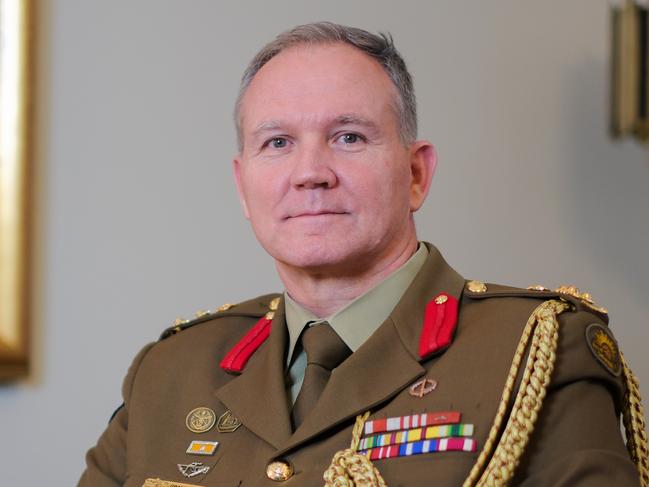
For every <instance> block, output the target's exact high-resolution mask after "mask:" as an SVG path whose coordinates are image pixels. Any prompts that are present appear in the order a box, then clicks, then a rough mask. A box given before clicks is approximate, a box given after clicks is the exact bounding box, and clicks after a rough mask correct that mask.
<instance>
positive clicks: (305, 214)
mask: <svg viewBox="0 0 649 487" xmlns="http://www.w3.org/2000/svg"><path fill="white" fill-rule="evenodd" d="M347 214H348V213H347V212H346V211H337V210H306V211H300V212H296V213H293V214H290V215H288V216H287V217H286V218H284V219H285V220H290V219H293V218H310V217H311V218H312V217H326V216H339V215H347Z"/></svg>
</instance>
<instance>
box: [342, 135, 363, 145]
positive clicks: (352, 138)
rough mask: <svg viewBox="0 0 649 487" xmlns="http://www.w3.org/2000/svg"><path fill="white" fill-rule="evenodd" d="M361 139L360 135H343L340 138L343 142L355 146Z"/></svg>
mask: <svg viewBox="0 0 649 487" xmlns="http://www.w3.org/2000/svg"><path fill="white" fill-rule="evenodd" d="M359 139H360V137H359V136H358V134H343V135H342V136H341V137H340V140H342V141H343V142H344V143H345V144H355V143H356V142H358V140H359Z"/></svg>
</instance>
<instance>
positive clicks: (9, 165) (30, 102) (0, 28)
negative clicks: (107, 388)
mask: <svg viewBox="0 0 649 487" xmlns="http://www.w3.org/2000/svg"><path fill="white" fill-rule="evenodd" d="M34 5H35V0H20V1H15V0H0V383H6V382H11V381H15V380H18V379H21V378H25V377H27V376H28V375H29V370H30V364H31V360H30V359H31V357H30V330H31V326H30V325H31V316H30V315H31V313H30V309H31V300H30V298H31V296H30V290H31V279H30V275H31V263H32V259H31V257H32V255H31V254H32V245H31V233H32V232H31V224H32V213H33V199H32V197H33V195H32V194H31V188H32V186H33V184H32V179H33V156H34V152H35V151H34V143H35V140H36V138H35V136H34V133H33V132H34V127H35V124H34V96H35V78H34V71H35V69H34V68H35V54H36V53H35V46H36V43H35V39H34V37H35V31H36V29H35V24H34V22H35V18H36V16H35V11H34V10H35V7H34Z"/></svg>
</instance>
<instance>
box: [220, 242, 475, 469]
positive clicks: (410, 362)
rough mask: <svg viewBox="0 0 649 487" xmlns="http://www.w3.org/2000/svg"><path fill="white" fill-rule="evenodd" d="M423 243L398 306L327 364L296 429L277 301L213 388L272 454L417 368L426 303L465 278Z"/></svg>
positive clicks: (401, 384)
mask: <svg viewBox="0 0 649 487" xmlns="http://www.w3.org/2000/svg"><path fill="white" fill-rule="evenodd" d="M425 244H426V245H427V247H428V252H429V254H428V258H427V259H426V262H425V263H424V265H423V267H422V269H421V270H420V271H419V273H418V274H417V276H416V277H415V279H414V281H413V282H412V284H411V285H410V287H409V288H408V289H407V291H406V292H405V294H404V295H403V297H402V298H401V300H400V301H399V303H398V304H397V306H396V307H395V308H394V310H393V311H392V313H391V314H390V316H389V317H388V318H387V319H386V320H385V321H384V322H383V323H382V324H381V326H380V327H379V328H378V329H377V330H376V332H374V334H372V336H370V338H369V339H368V340H367V341H366V342H365V343H364V344H363V345H361V346H360V348H359V349H358V350H356V351H355V352H354V353H353V354H352V355H351V356H350V357H349V358H348V359H347V360H346V361H345V362H343V363H342V364H341V365H340V366H339V367H338V368H337V369H336V370H335V371H334V373H333V374H332V376H331V379H330V380H329V383H328V384H327V387H326V388H325V390H324V391H323V393H322V396H321V398H320V400H319V401H318V404H317V405H316V407H315V409H314V410H313V411H312V413H311V414H309V415H308V417H307V418H306V419H305V420H304V422H303V423H302V424H301V425H300V427H299V428H298V429H297V430H296V431H295V432H293V433H292V432H291V425H290V414H289V402H288V397H287V393H286V386H285V379H284V373H285V370H284V369H285V367H284V366H285V362H284V361H285V354H286V347H287V341H288V333H287V330H286V323H285V315H284V303H283V302H282V303H280V306H279V308H278V310H277V313H276V314H275V317H274V319H273V323H272V329H271V332H270V337H269V339H268V340H267V342H266V343H265V344H264V345H262V347H260V349H259V350H258V351H257V353H256V354H255V355H254V356H253V357H252V358H251V359H250V362H249V363H248V365H247V367H246V370H244V372H243V374H241V375H240V376H239V377H237V378H235V379H233V380H232V381H230V382H229V383H227V384H225V385H224V386H222V387H220V388H219V389H217V391H216V393H215V394H216V396H217V397H218V398H219V399H220V400H221V401H222V402H223V403H224V404H225V405H226V406H227V407H228V408H229V409H230V410H231V411H232V413H233V414H234V415H235V416H237V417H238V418H239V419H240V420H241V421H242V422H243V424H244V425H245V426H246V427H247V428H248V429H249V430H250V431H252V432H253V433H255V434H256V435H258V436H259V437H261V438H262V439H264V440H265V441H267V442H268V443H270V444H271V445H272V446H273V447H275V448H276V449H277V450H278V451H277V452H276V453H275V456H280V455H282V454H283V453H286V452H287V451H289V450H291V449H294V448H296V447H298V446H299V445H301V444H303V443H304V442H306V441H308V440H309V439H311V438H313V437H315V436H317V435H318V434H320V433H321V432H323V431H325V430H327V429H329V428H332V427H334V426H336V425H338V424H340V423H342V422H343V421H346V420H347V419H349V418H352V417H354V416H356V415H357V414H360V413H362V412H364V411H367V410H370V409H372V408H373V407H376V406H377V405H378V404H381V403H382V402H384V401H386V400H388V399H390V398H391V397H393V396H395V395H396V394H398V393H399V392H401V391H402V390H403V389H404V388H405V387H407V386H408V385H409V384H410V383H412V381H414V380H415V379H417V378H418V377H421V376H422V375H424V373H425V369H424V368H423V367H422V366H421V364H420V358H419V351H418V349H419V337H420V333H421V327H422V323H423V319H424V310H425V308H426V305H427V304H428V302H430V301H431V300H432V299H433V298H434V297H435V296H437V295H438V294H439V293H442V292H444V293H446V294H449V295H451V296H453V297H454V298H456V299H457V300H458V301H459V300H460V297H461V294H462V290H463V288H464V278H463V277H462V276H460V275H459V274H458V273H457V272H455V271H454V270H453V269H452V268H451V267H450V266H449V265H448V264H447V263H446V261H444V259H443V258H442V256H441V254H440V253H439V251H438V250H437V249H436V248H435V247H434V246H432V245H430V244H428V243H425ZM377 378H378V379H377ZM261 405H263V406H261ZM269 418H272V419H269Z"/></svg>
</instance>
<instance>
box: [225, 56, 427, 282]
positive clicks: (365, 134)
mask: <svg viewBox="0 0 649 487" xmlns="http://www.w3.org/2000/svg"><path fill="white" fill-rule="evenodd" d="M395 94H396V89H395V87H394V85H393V84H392V82H391V81H390V79H389V77H388V76H387V74H386V73H385V72H384V71H383V68H382V67H381V66H380V65H379V64H378V63H377V62H376V61H375V60H374V59H372V58H370V57H369V56H367V55H366V54H364V53H362V52H361V51H359V50H357V49H355V48H354V47H352V46H349V45H346V44H328V45H319V46H297V47H293V48H289V49H287V50H285V51H283V52H281V53H280V54H278V55H277V56H276V57H274V58H273V59H271V60H270V61H269V62H268V63H267V64H266V65H265V66H264V67H263V68H261V69H260V70H259V72H258V73H257V75H256V76H255V78H254V79H253V81H252V83H251V84H250V86H249V88H248V90H247V92H246V94H245V96H244V98H243V103H242V107H241V118H242V122H241V132H242V136H243V149H242V151H241V153H240V154H239V155H238V156H237V158H236V159H235V161H234V170H235V176H236V179H237V186H238V189H239V193H240V197H241V201H242V204H243V207H244V212H245V214H246V217H247V218H249V219H250V221H251V223H252V226H253V230H254V232H255V234H256V236H257V238H258V240H259V242H260V243H261V244H262V246H263V247H264V248H265V249H266V251H267V252H268V253H269V254H271V255H272V256H273V257H274V258H275V260H276V261H277V263H278V265H279V266H280V267H281V266H291V267H294V268H296V267H297V268H302V269H306V270H308V271H310V272H323V273H329V272H336V273H339V274H340V273H349V274H352V275H353V274H354V273H357V272H359V271H362V270H363V269H364V268H367V267H368V266H372V265H373V263H374V262H375V261H377V259H378V260H380V259H382V258H386V256H388V255H390V254H391V253H394V252H395V249H398V248H399V246H401V247H403V246H404V245H405V243H406V242H407V241H408V239H412V238H413V237H414V226H413V224H412V220H411V212H412V211H415V210H417V209H418V208H419V206H420V205H421V204H422V202H423V199H424V198H425V195H426V192H427V190H428V185H429V181H430V176H431V175H432V170H433V168H434V151H433V149H432V146H430V144H428V143H416V144H413V146H411V147H406V146H405V145H404V144H403V142H402V140H401V138H400V134H399V130H398V122H397V117H396V112H395ZM422 153H423V154H424V156H425V157H427V160H426V162H425V163H426V164H428V166H429V167H428V169H429V171H428V173H426V174H424V175H422V174H417V173H418V172H421V171H420V169H417V168H415V169H413V161H415V164H414V166H416V165H417V164H419V163H420V162H421V161H420V159H422V157H421V156H422ZM413 174H414V175H413ZM422 178H423V179H427V181H425V182H423V183H422V181H421V179H422Z"/></svg>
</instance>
